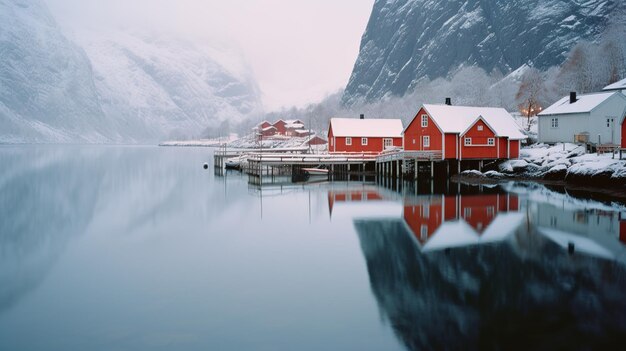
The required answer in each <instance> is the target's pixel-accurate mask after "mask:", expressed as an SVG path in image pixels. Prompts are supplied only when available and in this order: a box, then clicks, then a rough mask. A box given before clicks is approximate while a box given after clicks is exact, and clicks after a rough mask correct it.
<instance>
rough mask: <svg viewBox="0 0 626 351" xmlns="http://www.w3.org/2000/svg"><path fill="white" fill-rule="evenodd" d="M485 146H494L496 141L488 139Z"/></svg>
mask: <svg viewBox="0 0 626 351" xmlns="http://www.w3.org/2000/svg"><path fill="white" fill-rule="evenodd" d="M487 145H489V146H494V145H496V139H494V138H488V139H487Z"/></svg>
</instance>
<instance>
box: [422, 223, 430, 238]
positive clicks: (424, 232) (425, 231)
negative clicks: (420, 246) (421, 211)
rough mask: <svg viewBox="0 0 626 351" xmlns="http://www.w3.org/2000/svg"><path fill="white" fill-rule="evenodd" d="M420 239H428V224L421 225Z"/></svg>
mask: <svg viewBox="0 0 626 351" xmlns="http://www.w3.org/2000/svg"><path fill="white" fill-rule="evenodd" d="M420 239H422V240H426V239H428V225H426V224H422V225H421V226H420Z"/></svg>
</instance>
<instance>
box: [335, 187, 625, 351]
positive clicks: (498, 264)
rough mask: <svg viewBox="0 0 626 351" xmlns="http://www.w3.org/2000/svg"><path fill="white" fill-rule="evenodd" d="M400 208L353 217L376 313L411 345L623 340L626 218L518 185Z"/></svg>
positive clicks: (348, 200)
mask: <svg viewBox="0 0 626 351" xmlns="http://www.w3.org/2000/svg"><path fill="white" fill-rule="evenodd" d="M505 190H508V191H505ZM465 193H469V194H467V195H464V194H465ZM390 197H393V195H390V193H388V192H387V190H386V189H380V190H379V191H378V192H377V191H376V190H370V191H369V193H368V194H367V196H364V195H363V194H361V195H357V196H355V194H351V193H343V194H342V193H341V192H334V193H329V206H330V207H331V208H333V207H334V208H335V210H336V207H337V206H338V205H339V204H342V205H345V206H356V207H357V208H358V205H362V204H363V203H365V202H368V201H375V202H384V201H388V200H390ZM390 201H391V200H390ZM396 201H401V203H402V207H401V209H400V210H399V211H398V212H393V211H392V212H390V213H388V214H386V215H382V216H371V215H369V214H364V215H362V216H359V215H358V212H357V215H355V217H354V218H355V219H354V225H355V227H356V230H357V233H358V237H359V240H360V244H361V249H362V252H363V255H364V257H365V260H366V263H367V269H368V273H369V279H370V285H371V289H372V292H373V294H374V296H375V298H376V301H377V303H378V306H379V308H380V311H381V315H382V316H383V319H384V320H385V321H386V322H388V323H389V324H390V326H391V328H392V329H393V331H394V332H395V334H396V335H397V337H398V339H399V340H401V341H402V343H403V344H404V345H405V346H406V347H407V348H408V349H411V350H420V349H587V348H603V347H610V346H612V345H615V344H617V343H623V342H625V341H626V300H624V298H623V291H624V288H626V269H625V268H624V265H623V262H624V261H623V257H624V245H623V242H622V241H623V239H624V234H623V233H624V224H623V223H624V221H623V220H622V219H621V217H622V216H621V215H620V213H618V212H616V211H613V210H611V208H610V207H606V206H604V205H602V204H599V203H589V202H580V201H577V200H576V199H573V198H571V197H569V196H567V195H564V194H558V193H553V192H550V191H548V190H547V189H545V188H534V189H526V188H524V187H515V186H514V187H509V188H507V189H503V188H500V187H497V188H495V189H485V190H484V192H483V193H477V191H476V189H473V190H472V191H470V192H461V193H459V194H449V195H448V194H439V195H433V194H430V195H422V196H404V197H403V198H402V199H401V200H396ZM331 204H332V205H331ZM620 240H622V241H620Z"/></svg>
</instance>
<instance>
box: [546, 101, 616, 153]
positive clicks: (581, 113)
mask: <svg viewBox="0 0 626 351" xmlns="http://www.w3.org/2000/svg"><path fill="white" fill-rule="evenodd" d="M625 116H626V95H624V94H622V93H620V92H617V91H607V92H601V93H593V94H584V95H578V96H577V95H576V93H570V96H566V97H564V98H562V99H561V100H559V101H557V102H556V103H554V104H553V105H552V106H550V107H548V108H547V109H545V110H543V111H542V112H541V113H540V114H539V115H538V117H539V137H538V141H539V142H542V143H556V142H582V141H588V142H590V143H594V144H617V145H622V147H626V124H625V123H624V117H625ZM622 135H624V136H625V138H624V140H622Z"/></svg>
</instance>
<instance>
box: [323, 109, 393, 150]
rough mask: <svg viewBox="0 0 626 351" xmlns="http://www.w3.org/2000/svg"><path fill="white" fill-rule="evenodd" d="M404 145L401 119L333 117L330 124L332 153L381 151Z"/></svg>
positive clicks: (329, 145) (329, 147)
mask: <svg viewBox="0 0 626 351" xmlns="http://www.w3.org/2000/svg"><path fill="white" fill-rule="evenodd" d="M394 147H402V121H401V120H400V119H365V118H364V117H363V115H361V118H360V119H357V118H331V120H330V124H329V126H328V151H329V152H330V153H340V152H347V153H380V152H382V151H384V150H386V149H390V148H394Z"/></svg>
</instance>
